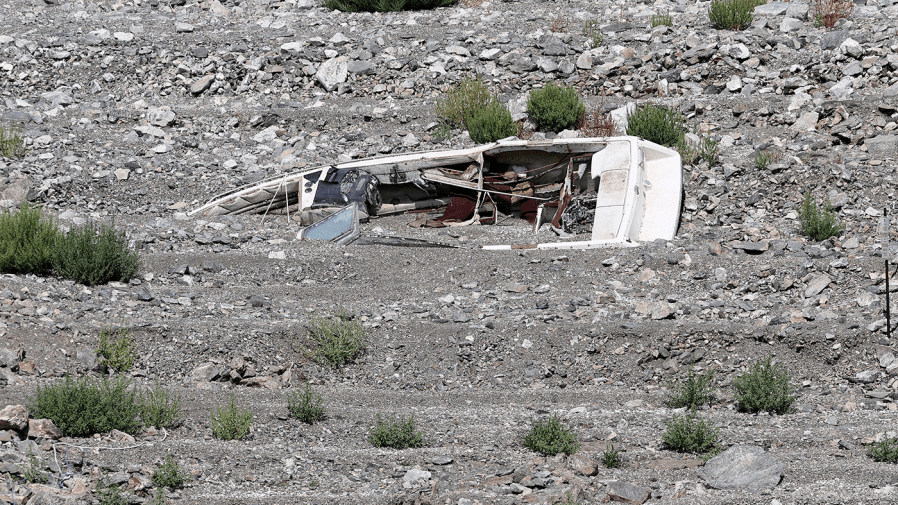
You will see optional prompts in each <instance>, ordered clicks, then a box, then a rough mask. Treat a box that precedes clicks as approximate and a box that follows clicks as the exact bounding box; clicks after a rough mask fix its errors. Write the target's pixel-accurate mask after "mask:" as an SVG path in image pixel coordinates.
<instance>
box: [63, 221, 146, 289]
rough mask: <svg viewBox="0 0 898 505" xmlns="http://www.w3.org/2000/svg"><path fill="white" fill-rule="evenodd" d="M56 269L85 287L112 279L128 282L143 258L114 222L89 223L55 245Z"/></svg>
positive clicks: (74, 228)
mask: <svg viewBox="0 0 898 505" xmlns="http://www.w3.org/2000/svg"><path fill="white" fill-rule="evenodd" d="M53 268H54V269H55V270H56V273H57V274H59V275H60V276H61V277H65V278H66V279H71V280H73V281H75V282H80V283H81V284H84V285H85V286H95V285H97V284H105V283H107V282H109V281H119V282H128V281H129V280H131V278H132V277H134V276H135V275H136V274H137V269H138V268H140V260H139V259H138V257H137V252H136V251H134V250H132V249H131V248H129V247H128V239H127V238H126V237H125V234H124V233H119V232H117V231H115V226H114V224H113V225H107V224H102V225H99V226H98V225H96V224H94V223H91V222H88V223H85V224H84V225H82V226H75V227H73V228H72V229H71V230H69V232H68V233H66V234H65V235H64V236H63V237H61V238H60V239H59V240H58V241H57V244H56V247H55V248H54V254H53Z"/></svg>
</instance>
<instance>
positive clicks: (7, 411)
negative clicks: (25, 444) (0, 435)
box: [0, 405, 28, 431]
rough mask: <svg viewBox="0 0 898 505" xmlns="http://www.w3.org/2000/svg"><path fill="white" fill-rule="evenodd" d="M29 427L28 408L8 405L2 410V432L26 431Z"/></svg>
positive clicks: (0, 418)
mask: <svg viewBox="0 0 898 505" xmlns="http://www.w3.org/2000/svg"><path fill="white" fill-rule="evenodd" d="M27 427H28V407H26V406H24V405H7V406H6V407H3V410H0V430H16V431H24V430H25V428H27Z"/></svg>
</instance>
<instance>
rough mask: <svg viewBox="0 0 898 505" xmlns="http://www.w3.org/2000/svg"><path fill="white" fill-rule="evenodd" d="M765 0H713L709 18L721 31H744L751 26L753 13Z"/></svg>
mask: <svg viewBox="0 0 898 505" xmlns="http://www.w3.org/2000/svg"><path fill="white" fill-rule="evenodd" d="M763 3H766V2H765V1H764V0H711V8H710V9H708V18H709V19H710V20H711V25H712V26H714V28H717V29H719V30H744V29H746V28H748V27H749V26H750V25H751V22H752V20H753V19H754V18H753V17H752V11H754V9H755V7H757V6H758V5H761V4H763Z"/></svg>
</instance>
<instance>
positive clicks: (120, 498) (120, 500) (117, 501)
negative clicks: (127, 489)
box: [97, 479, 128, 505]
mask: <svg viewBox="0 0 898 505" xmlns="http://www.w3.org/2000/svg"><path fill="white" fill-rule="evenodd" d="M97 500H98V501H99V502H100V505H128V496H127V494H125V495H123V494H122V492H121V488H120V487H119V486H117V485H115V484H112V483H111V482H108V481H106V480H105V479H104V480H101V481H99V482H97Z"/></svg>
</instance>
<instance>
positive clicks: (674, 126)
mask: <svg viewBox="0 0 898 505" xmlns="http://www.w3.org/2000/svg"><path fill="white" fill-rule="evenodd" d="M685 134H686V118H685V117H683V115H682V114H680V112H678V111H675V110H672V109H668V108H667V107H665V106H663V105H643V106H641V107H637V108H636V110H635V111H634V112H633V113H632V114H628V115H627V135H633V136H635V137H641V138H644V139H645V140H648V141H650V142H654V143H656V144H658V145H662V146H666V147H673V146H675V145H677V144H678V143H679V142H681V140H682V139H683V136H684V135H685Z"/></svg>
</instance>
